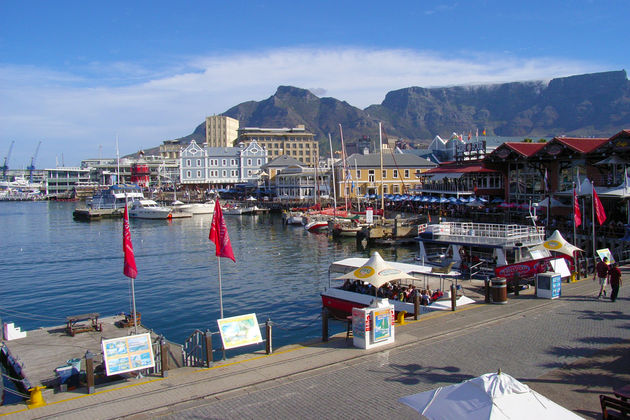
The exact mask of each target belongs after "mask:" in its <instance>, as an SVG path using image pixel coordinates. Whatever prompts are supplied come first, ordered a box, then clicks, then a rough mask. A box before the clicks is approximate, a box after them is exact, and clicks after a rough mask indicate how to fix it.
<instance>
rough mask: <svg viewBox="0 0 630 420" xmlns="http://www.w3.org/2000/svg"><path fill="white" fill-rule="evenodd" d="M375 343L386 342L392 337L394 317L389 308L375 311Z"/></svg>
mask: <svg viewBox="0 0 630 420" xmlns="http://www.w3.org/2000/svg"><path fill="white" fill-rule="evenodd" d="M373 334H374V335H373V337H374V339H373V340H372V341H373V342H374V343H378V342H379V341H385V340H387V339H388V338H389V337H391V335H392V316H391V311H390V309H389V308H387V309H383V310H380V311H374V333H373Z"/></svg>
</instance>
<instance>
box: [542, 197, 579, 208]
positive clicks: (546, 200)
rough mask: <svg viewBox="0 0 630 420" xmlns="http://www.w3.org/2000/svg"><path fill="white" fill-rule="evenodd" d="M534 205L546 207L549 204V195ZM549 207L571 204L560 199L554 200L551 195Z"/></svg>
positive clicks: (568, 205)
mask: <svg viewBox="0 0 630 420" xmlns="http://www.w3.org/2000/svg"><path fill="white" fill-rule="evenodd" d="M536 205H537V206H538V207H548V206H549V197H546V198H545V199H544V200H542V201H541V202H539V203H536ZM551 207H571V205H570V204H564V203H563V202H562V201H560V200H556V199H555V198H553V197H551Z"/></svg>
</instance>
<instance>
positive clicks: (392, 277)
mask: <svg viewBox="0 0 630 420" xmlns="http://www.w3.org/2000/svg"><path fill="white" fill-rule="evenodd" d="M328 272H329V274H332V273H343V274H344V275H343V276H341V277H336V278H335V279H334V280H335V281H336V282H337V283H338V284H336V285H333V281H332V280H333V279H329V287H328V288H327V289H326V290H324V291H323V292H322V293H321V297H322V305H323V306H324V308H326V309H327V310H328V311H329V312H330V313H331V314H333V315H334V316H337V317H340V318H343V317H345V316H348V315H350V314H352V308H362V307H366V306H369V305H370V303H371V302H372V300H373V299H374V298H376V297H381V296H378V294H377V296H374V294H370V293H361V292H357V291H355V290H349V289H348V288H347V287H344V283H343V282H344V279H351V280H359V282H360V283H362V285H363V286H364V287H368V288H372V290H375V289H374V288H379V287H381V286H382V285H387V284H388V283H390V284H397V285H399V286H402V285H403V284H404V285H405V286H404V287H408V286H410V285H413V286H414V289H415V290H418V291H420V290H422V289H431V290H440V291H441V292H442V293H444V294H443V297H448V293H447V292H445V291H446V290H447V289H449V288H450V284H451V283H450V282H455V284H456V283H457V278H458V277H459V276H460V272H459V271H457V270H453V269H452V268H451V267H450V266H447V267H430V266H426V265H419V264H407V263H398V262H388V261H384V260H383V258H382V257H381V256H380V254H379V253H378V252H374V253H373V254H372V256H371V257H370V258H369V259H368V258H346V259H343V260H339V261H335V262H333V263H332V264H331V265H330V267H329V268H328ZM447 283H448V285H447ZM370 285H371V286H370ZM372 286H373V287H372ZM447 286H448V287H447ZM407 290H409V289H407ZM387 300H388V301H389V303H390V304H391V305H393V306H394V311H395V312H396V313H400V312H403V311H405V312H406V313H407V314H408V315H413V313H414V304H413V301H411V302H409V301H401V300H400V299H393V298H389V299H387ZM472 302H473V300H472V299H470V298H467V297H465V296H460V297H459V298H458V299H457V305H465V304H467V303H472ZM435 309H440V310H443V309H450V302H449V303H448V304H445V303H444V302H443V301H435V302H433V303H432V304H431V305H429V306H428V307H424V308H422V309H421V311H422V312H426V311H431V310H435Z"/></svg>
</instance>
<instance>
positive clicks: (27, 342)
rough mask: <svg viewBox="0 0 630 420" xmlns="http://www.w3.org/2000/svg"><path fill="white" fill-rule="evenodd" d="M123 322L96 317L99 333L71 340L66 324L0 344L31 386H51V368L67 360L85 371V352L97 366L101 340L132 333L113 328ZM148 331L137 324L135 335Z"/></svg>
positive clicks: (117, 318)
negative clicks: (20, 365)
mask: <svg viewBox="0 0 630 420" xmlns="http://www.w3.org/2000/svg"><path fill="white" fill-rule="evenodd" d="M123 319H124V316H123V315H120V316H115V317H108V318H99V323H101V324H102V331H88V332H82V333H78V334H76V335H75V336H74V337H71V336H70V335H68V334H67V333H66V325H60V326H55V327H48V328H40V329H37V330H33V331H27V335H26V337H25V338H20V339H17V340H12V341H4V343H5V345H6V346H7V348H8V349H9V351H10V353H11V355H12V356H13V357H14V358H15V359H17V360H18V361H19V362H20V363H21V364H22V372H23V375H24V377H25V378H26V379H27V380H28V382H29V383H30V385H31V386H37V385H46V386H54V385H56V374H55V368H57V367H60V366H64V365H66V362H67V361H68V360H70V359H75V358H76V359H81V369H85V353H86V352H87V351H88V350H89V351H90V352H91V353H93V354H94V355H95V357H94V366H95V367H96V366H99V365H100V364H101V363H102V362H103V358H102V354H101V339H103V340H106V339H110V338H118V337H124V336H126V335H131V334H133V333H134V328H133V327H128V328H121V327H119V326H118V325H117V323H118V322H119V321H121V320H123ZM148 332H150V331H149V330H148V329H146V328H145V327H143V326H142V325H138V334H142V333H148ZM151 338H152V340H151V341H152V342H154V341H155V340H156V339H157V338H158V336H157V335H156V334H155V333H152V334H151ZM171 347H173V346H171ZM173 350H174V349H173Z"/></svg>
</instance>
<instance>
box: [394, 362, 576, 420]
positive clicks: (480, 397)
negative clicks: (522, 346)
mask: <svg viewBox="0 0 630 420" xmlns="http://www.w3.org/2000/svg"><path fill="white" fill-rule="evenodd" d="M398 401H400V402H402V403H403V404H407V405H408V406H409V407H411V408H413V409H414V410H416V411H418V412H419V413H420V414H422V415H423V416H425V417H427V418H429V419H475V420H482V419H579V418H581V417H579V416H578V415H576V414H574V413H573V412H572V411H569V410H567V409H566V408H564V407H562V406H561V405H558V404H556V403H555V402H553V401H551V400H550V399H548V398H547V397H545V396H543V395H541V394H539V393H537V392H536V391H534V390H532V389H531V388H529V387H528V386H527V385H525V384H523V383H521V382H519V381H517V380H516V379H514V378H513V377H511V376H510V375H507V374H505V373H486V374H485V375H481V376H479V377H477V378H473V379H470V380H468V381H465V382H462V383H459V384H455V385H451V386H446V387H442V388H437V389H434V390H432V391H426V392H421V393H419V394H414V395H409V396H407V397H403V398H400V399H399V400H398Z"/></svg>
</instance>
